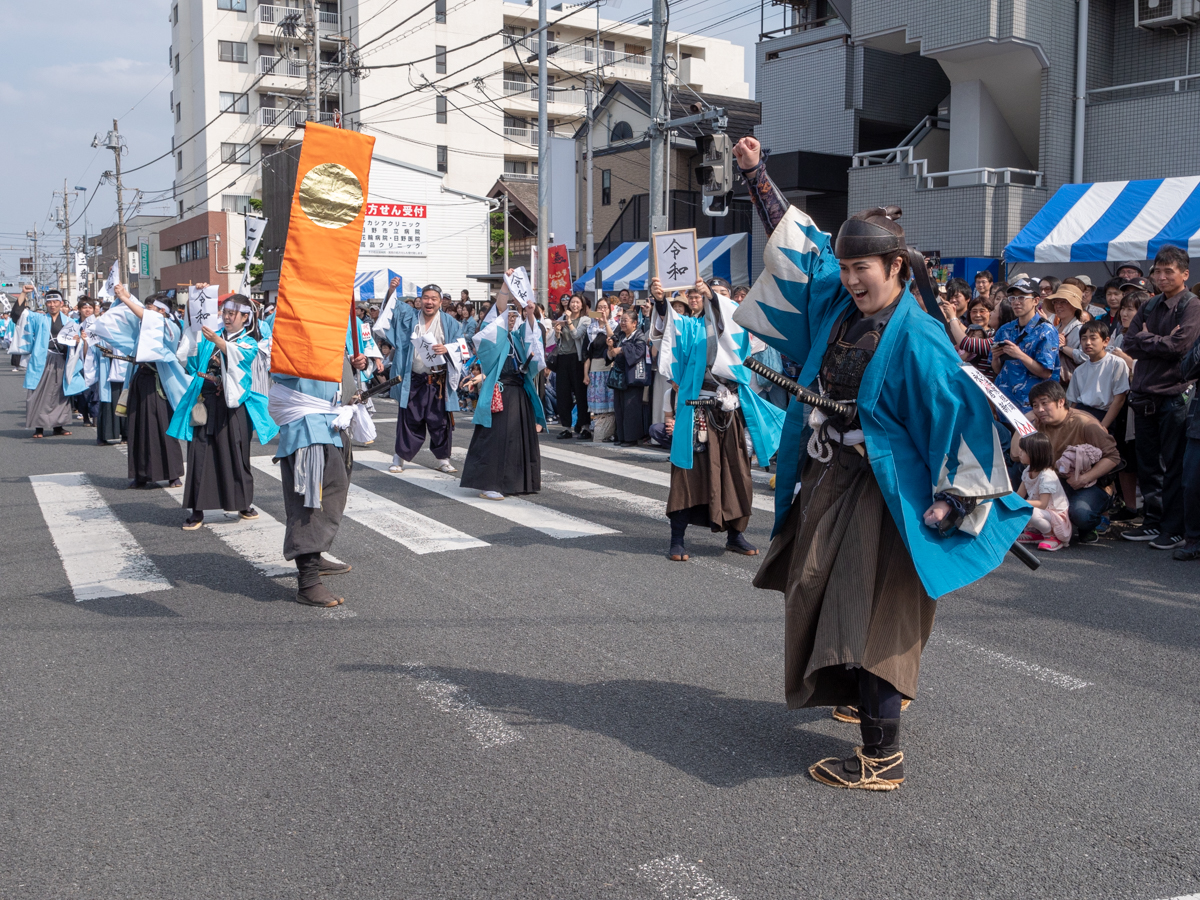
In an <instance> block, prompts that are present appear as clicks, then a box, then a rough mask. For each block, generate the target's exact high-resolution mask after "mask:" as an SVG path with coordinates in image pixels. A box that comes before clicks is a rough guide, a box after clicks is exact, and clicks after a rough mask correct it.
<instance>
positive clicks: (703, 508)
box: [667, 413, 754, 532]
mask: <svg viewBox="0 0 1200 900" xmlns="http://www.w3.org/2000/svg"><path fill="white" fill-rule="evenodd" d="M717 415H720V413H718V414H717ZM729 418H730V419H731V424H730V426H729V427H728V428H726V429H725V430H724V431H723V432H721V431H717V430H716V429H715V428H713V427H711V425H710V427H709V429H708V442H707V443H708V450H707V451H705V452H703V453H694V454H693V455H692V467H691V468H690V469H681V468H679V467H678V466H671V492H670V494H668V495H667V515H668V516H669V515H671V513H673V512H678V511H679V510H682V509H690V510H692V513H691V515H690V516H689V518H688V524H689V525H707V526H709V527H711V528H712V530H713V531H737V532H742V531H745V530H746V526H747V525H748V524H749V522H750V513H751V511H752V509H753V502H754V480H753V478H751V476H750V458H749V457H748V456H747V455H746V426H745V424H743V422H742V416H741V413H734V414H733V415H732V416H730V417H729Z"/></svg>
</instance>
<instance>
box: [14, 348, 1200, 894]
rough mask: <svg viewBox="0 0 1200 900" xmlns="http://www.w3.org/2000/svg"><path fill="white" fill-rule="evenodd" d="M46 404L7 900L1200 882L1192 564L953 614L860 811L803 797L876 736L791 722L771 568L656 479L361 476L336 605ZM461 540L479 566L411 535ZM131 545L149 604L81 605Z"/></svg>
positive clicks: (1103, 576)
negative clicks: (892, 769)
mask: <svg viewBox="0 0 1200 900" xmlns="http://www.w3.org/2000/svg"><path fill="white" fill-rule="evenodd" d="M23 401H24V392H23V390H22V388H21V384H20V381H19V376H17V375H13V374H10V373H9V372H8V371H7V367H6V369H5V371H4V373H3V374H2V375H0V510H2V514H0V543H2V545H3V547H4V553H3V573H2V574H3V577H2V579H0V610H2V612H3V623H4V625H3V629H2V630H0V678H2V679H3V681H2V684H3V690H2V692H0V897H3V898H51V897H53V898H62V897H85V898H93V897H95V898H109V897H121V898H176V897H180V898H182V897H186V898H276V897H278V898H298V897H321V898H329V897H345V898H604V900H617V898H630V900H634V898H641V900H653V898H656V897H664V898H669V900H675V898H705V900H730V898H739V900H768V898H859V897H862V898H870V900H883V898H893V897H895V898H958V897H997V898H1021V900H1025V898H1035V897H1046V898H1064V900H1065V898H1097V900H1099V898H1122V900H1159V898H1168V897H1178V896H1182V895H1189V894H1194V893H1196V892H1200V837H1198V835H1197V824H1198V820H1200V813H1198V812H1197V809H1198V800H1200V786H1198V779H1197V774H1196V773H1197V770H1198V768H1200V756H1198V753H1197V746H1198V741H1197V731H1198V728H1200V715H1198V712H1200V710H1198V708H1197V692H1196V685H1197V683H1198V682H1200V678H1198V676H1200V656H1198V653H1197V646H1198V643H1200V642H1198V640H1197V639H1198V637H1200V602H1198V597H1197V592H1196V583H1197V581H1196V579H1197V575H1200V567H1196V566H1190V565H1188V564H1185V563H1177V562H1174V561H1172V560H1171V559H1170V558H1169V554H1166V553H1159V552H1155V551H1152V550H1150V549H1148V548H1147V547H1146V546H1144V545H1132V544H1127V543H1123V542H1119V541H1114V540H1105V541H1103V542H1102V543H1101V544H1099V545H1098V546H1094V547H1086V548H1078V549H1071V550H1068V551H1064V552H1061V553H1057V554H1047V555H1045V558H1044V563H1045V564H1044V566H1043V568H1042V569H1041V571H1040V572H1038V573H1036V574H1034V573H1030V572H1028V571H1027V570H1025V569H1024V568H1023V567H1021V566H1020V564H1019V563H1017V562H1015V561H1009V562H1006V563H1005V565H1004V567H1003V568H1002V569H1000V570H999V571H997V572H996V573H994V574H993V575H992V576H991V577H990V578H989V579H987V580H986V581H984V582H982V583H980V584H977V585H975V586H972V587H970V588H968V589H965V590H963V591H960V592H958V593H957V594H955V595H953V596H951V597H949V598H946V599H944V600H943V601H942V602H941V603H940V604H939V609H938V618H937V622H936V624H935V628H934V636H933V638H932V640H931V643H930V646H929V647H928V649H927V651H926V653H925V657H924V667H923V672H922V684H921V693H920V696H919V697H918V698H917V701H916V702H915V703H914V704H913V706H912V708H911V709H910V710H909V711H908V712H907V713H905V718H904V731H903V741H904V747H905V751H906V755H907V759H906V771H907V776H908V779H907V782H906V783H905V784H904V786H903V787H902V788H901V789H900V790H898V791H895V792H893V793H890V794H867V793H857V792H854V793H851V792H844V791H838V790H834V789H831V788H828V787H825V786H823V785H820V784H817V783H815V782H813V781H812V780H810V779H809V778H808V776H807V773H806V770H807V767H808V766H809V765H810V764H811V763H812V762H813V761H815V760H816V759H818V758H820V757H823V756H827V755H833V754H848V753H850V752H851V748H852V747H853V745H854V743H855V741H856V740H857V729H856V728H855V727H853V726H848V725H842V724H839V723H837V722H835V721H833V720H832V719H831V718H830V717H829V714H828V710H805V711H796V712H789V711H788V710H787V709H786V708H785V706H784V703H783V693H782V640H781V638H782V631H783V617H782V604H781V598H780V596H779V595H778V594H772V593H766V592H762V591H757V590H755V589H754V588H753V587H752V586H751V584H750V581H749V579H750V578H751V576H752V574H753V571H754V568H755V561H754V560H751V559H747V558H743V557H735V556H732V555H729V554H725V553H723V552H722V546H723V542H722V541H721V539H720V537H719V536H717V535H710V534H706V533H704V534H702V533H699V532H696V529H692V532H693V533H691V534H690V535H689V537H690V550H691V553H692V555H693V558H692V561H691V562H690V563H688V564H685V565H681V564H674V563H670V562H668V561H667V560H666V559H665V557H664V553H665V550H666V546H667V537H668V531H667V523H666V520H665V518H655V517H654V516H653V509H654V504H655V503H657V504H659V505H662V504H663V503H664V502H665V499H666V494H667V491H666V488H665V487H662V486H660V485H659V484H655V483H650V482H653V481H654V480H655V479H661V477H662V475H663V474H664V473H666V472H667V464H666V462H665V459H662V458H661V457H655V456H653V455H652V454H649V453H646V452H642V453H628V452H622V451H619V450H616V449H613V448H612V447H611V446H610V445H575V444H574V442H558V441H554V440H553V439H552V438H551V439H548V440H546V441H545V442H544V446H547V447H548V448H550V447H551V446H553V448H554V449H559V448H563V449H566V450H569V451H572V452H575V453H581V454H584V455H585V458H584V459H583V460H579V459H578V458H574V457H567V458H566V459H563V458H555V459H550V458H546V459H545V460H544V467H545V469H547V470H548V471H549V472H550V473H553V474H549V475H547V481H546V487H545V489H544V490H543V492H542V493H541V494H540V495H539V496H537V497H535V498H532V503H533V504H535V505H536V507H535V509H534V510H533V511H534V513H537V514H538V515H543V516H546V517H547V521H549V517H550V512H546V511H556V512H558V513H565V514H568V515H570V516H574V517H576V518H577V519H581V520H585V521H586V523H590V525H589V526H588V527H590V528H592V530H593V531H604V530H605V529H609V530H610V532H611V533H603V534H595V533H593V534H590V535H587V536H582V537H573V538H571V537H554V536H551V534H547V533H546V532H545V531H540V530H538V528H537V527H533V526H532V525H531V524H530V523H528V522H514V521H511V520H508V519H503V518H500V517H499V516H498V515H497V514H495V513H494V512H490V511H488V510H487V509H482V508H479V507H477V506H471V505H467V504H465V503H463V502H460V501H459V500H458V499H455V498H454V497H452V496H447V494H446V493H445V492H443V493H439V492H437V491H436V490H433V489H431V488H429V487H428V486H422V484H420V483H417V482H416V481H414V480H412V479H410V478H409V476H407V475H406V476H402V477H399V478H397V477H392V476H390V475H388V474H387V473H385V472H380V471H377V470H373V469H370V468H369V467H367V466H365V465H360V466H359V467H357V468H356V470H355V473H354V479H353V480H354V483H355V484H356V485H358V486H359V487H360V488H362V489H363V490H364V491H365V492H369V493H363V494H359V495H358V497H359V500H358V501H356V502H359V503H360V504H361V505H360V507H359V509H360V513H359V519H360V520H361V521H360V520H347V521H346V522H345V524H344V525H343V526H342V530H341V533H340V534H339V537H338V542H337V544H336V545H335V547H334V553H335V554H336V555H337V556H339V557H341V558H342V559H344V560H346V561H348V562H350V563H352V565H353V566H354V569H353V571H352V572H351V573H350V574H349V575H346V576H343V577H341V578H338V579H337V580H336V582H334V581H333V580H332V579H331V583H332V584H334V585H335V586H336V588H337V589H338V590H339V591H340V592H343V593H344V594H345V595H346V597H347V598H348V599H347V602H346V604H345V606H344V607H342V608H341V609H339V610H337V611H336V612H332V611H323V610H315V609H309V608H305V607H301V606H299V605H297V604H295V603H293V602H291V598H292V595H293V592H294V579H293V578H289V577H287V576H274V577H272V576H269V575H268V574H266V572H268V571H270V568H269V562H264V560H263V559H262V558H261V557H262V553H263V552H266V553H267V555H268V556H269V555H270V553H271V552H274V551H272V550H271V548H269V547H268V548H267V551H262V548H261V547H258V549H257V551H256V550H255V547H256V546H257V545H254V543H253V541H251V540H249V538H247V537H246V535H247V534H249V532H246V533H238V532H237V529H238V528H239V527H241V526H239V525H238V524H236V523H231V524H230V525H228V526H221V527H219V528H217V529H212V528H205V529H202V530H201V531H198V532H194V533H186V532H183V531H181V530H180V529H179V527H178V526H179V524H180V523H181V521H182V518H183V513H182V512H181V510H180V506H179V500H178V496H179V493H180V492H179V491H178V490H176V491H168V490H165V489H160V490H148V491H133V490H127V489H126V488H125V484H126V474H125V464H126V459H125V456H124V455H123V454H122V453H121V452H120V450H119V449H118V448H116V447H98V446H96V445H95V443H94V431H92V430H91V429H85V428H82V427H79V426H76V427H74V428H73V431H74V435H73V436H71V437H66V438H57V439H47V440H44V441H33V440H30V439H29V432H27V431H26V430H24V428H23V425H24V402H23ZM379 416H380V417H381V418H387V417H394V416H395V406H394V405H392V404H381V405H380V409H379ZM393 427H394V426H393V425H391V424H389V423H383V424H381V425H380V437H379V441H378V443H377V444H376V447H377V448H378V449H379V450H381V451H384V452H389V451H390V446H391V441H392V436H393ZM469 435H470V432H469V424H468V423H466V422H461V421H460V425H459V429H458V431H457V433H456V440H457V442H458V444H459V446H460V447H463V448H465V446H466V444H467V442H468V440H469ZM254 449H255V452H256V453H264V454H269V453H270V451H271V448H269V447H268V448H261V447H258V446H257V445H256V446H255V448H254ZM371 449H375V448H371ZM567 460H574V461H567ZM418 461H423V462H424V463H425V464H426V465H428V464H430V463H431V462H432V458H431V457H430V456H429V454H428V453H424V454H423V455H422V457H421V458H420V459H419V460H418ZM597 461H599V470H597V468H593V467H592V466H595V465H596V464H597ZM609 461H617V462H621V463H624V464H626V465H630V466H635V467H637V471H638V472H641V473H646V474H645V475H644V476H643V477H642V478H641V480H639V479H638V478H634V477H631V474H630V471H629V470H624V469H620V468H619V467H613V466H612V463H611V462H609ZM585 463H586V464H585ZM76 472H81V473H84V476H85V477H84V478H83V479H76V480H75V481H72V480H71V479H62V478H59V479H57V480H55V479H50V480H45V479H43V480H42V481H40V482H37V484H38V485H40V487H38V488H37V491H38V492H36V493H35V481H31V476H41V475H58V474H60V473H76ZM418 474H419V473H418ZM635 474H636V473H635ZM406 479H408V480H406ZM646 479H649V482H648V481H647V480H646ZM429 483H430V482H425V484H426V485H428V484H429ZM47 485H49V486H50V488H54V490H50V488H48V487H47ZM55 485H57V487H55ZM554 485H558V488H557V489H555V488H554ZM763 490H764V494H763V496H764V497H766V496H767V495H766V493H765V486H764V488H763ZM257 491H258V493H257V495H256V501H255V504H256V506H257V507H258V508H259V509H261V510H262V511H263V512H264V513H266V514H268V515H269V516H272V517H274V518H275V519H282V516H283V504H282V499H281V496H280V492H279V487H278V482H277V481H276V480H275V479H273V478H270V477H269V476H268V475H267V474H265V473H263V474H261V477H259V478H258V480H257ZM77 496H78V497H79V498H82V499H78V500H77V499H76V497H77ZM87 498H91V499H90V500H87V502H84V501H85V500H86V499H87ZM97 498H98V499H97ZM39 501H40V502H39ZM505 502H506V503H507V502H508V501H505ZM639 503H640V504H641V505H640V506H639ZM538 510H541V511H542V512H541V513H538ZM47 516H49V520H50V521H53V522H55V523H57V525H56V527H57V528H58V529H59V530H58V531H57V534H58V535H59V536H60V538H59V543H60V544H62V546H56V543H55V541H54V539H52V536H51V531H50V527H49V526H48V524H47V522H48V519H47ZM422 517H423V518H422ZM209 519H210V522H216V521H217V519H216V518H215V517H214V516H213V514H211V513H210V516H209ZM768 520H769V514H768V513H766V512H763V511H759V512H756V514H755V515H754V516H753V518H752V519H751V528H750V532H749V534H748V537H749V538H750V540H751V541H753V542H756V543H758V544H759V546H760V547H763V548H765V546H766V544H767V530H768V528H769V521H768ZM71 521H73V522H75V523H76V526H77V527H76V530H74V531H71V530H63V528H64V527H65V526H63V523H64V522H71ZM555 521H557V522H558V523H559V524H560V525H561V523H562V522H569V520H565V519H561V518H560V519H557V520H555ZM81 522H82V523H84V525H83V526H82V527H84V528H85V531H84V532H83V533H82V534H81V533H80V532H79V530H78V527H79V523H81ZM364 522H365V523H368V524H364ZM88 523H91V524H88ZM555 527H558V526H557V525H556V526H555ZM439 528H440V529H442V530H444V531H446V532H447V533H449V534H451V536H453V535H456V534H461V535H465V536H467V542H468V543H473V544H475V545H476V546H470V547H465V548H464V549H446V550H441V551H439V552H423V553H417V552H414V551H413V550H412V549H410V546H409V545H406V544H405V543H404V542H403V541H402V540H400V539H401V538H404V540H407V541H408V544H410V545H412V546H421V544H420V539H421V538H422V532H423V531H426V532H427V531H429V530H430V529H433V530H436V529H439ZM222 529H223V530H222ZM549 530H551V531H553V530H554V529H553V528H549ZM218 532H219V533H218ZM93 535H94V537H92V536H93ZM114 535H116V536H118V537H120V536H121V535H128V539H126V538H125V537H120V541H117V544H119V547H120V552H121V553H123V554H125V556H123V557H122V559H124V560H126V562H125V563H122V565H123V566H125V568H124V569H123V570H122V572H121V573H120V574H121V576H122V577H127V576H128V577H133V578H134V579H135V580H136V579H138V578H141V579H143V580H144V581H147V583H152V585H151V586H152V587H154V588H156V589H154V590H149V591H146V592H144V593H140V594H124V595H121V596H110V597H98V598H96V599H87V600H77V593H78V591H80V590H84V591H85V592H86V590H87V589H90V588H87V589H85V587H81V585H84V583H85V582H87V581H88V578H89V577H93V578H100V575H97V574H96V573H101V574H103V573H104V572H105V571H107V570H106V568H105V567H106V566H110V564H111V559H112V553H111V552H108V551H105V550H104V548H110V547H112V546H116V545H117V544H114V541H116V538H114ZM268 537H269V533H268ZM239 541H241V543H240V544H239V543H238V542H239ZM122 542H123V543H122ZM479 544H483V546H479ZM239 547H240V548H241V549H240V550H239V549H238V548H239ZM96 548H99V550H100V551H104V552H93V553H92V555H90V556H89V555H88V554H89V552H90V551H92V550H95V549H96ZM255 552H258V553H259V555H258V556H255ZM69 567H70V571H72V572H73V573H74V575H73V576H72V577H68V568H69ZM93 588H94V585H93Z"/></svg>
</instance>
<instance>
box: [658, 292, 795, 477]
mask: <svg viewBox="0 0 1200 900" xmlns="http://www.w3.org/2000/svg"><path fill="white" fill-rule="evenodd" d="M710 302H711V303H718V304H720V307H719V308H720V313H721V318H722V320H723V321H724V326H725V327H724V330H723V331H722V332H721V333H720V334H719V335H718V337H717V352H716V359H715V360H714V362H713V365H712V373H713V374H714V375H716V376H718V377H720V378H723V379H725V380H726V381H733V382H737V384H738V385H740V386H741V387H742V388H744V389H739V390H738V392H737V400H738V403H739V404H740V406H741V410H742V415H743V417H744V419H745V421H746V430H747V431H748V432H749V433H750V440H751V441H752V442H753V444H754V455H755V456H757V457H758V464H759V465H760V466H762V467H763V468H766V467H767V466H769V465H770V461H771V457H772V456H774V455H775V451H776V450H778V449H779V436H780V430H781V428H782V427H783V415H784V414H783V410H781V409H780V408H779V407H777V406H775V405H773V404H771V403H768V402H767V401H765V400H763V399H762V398H761V397H759V396H758V395H757V394H756V393H754V391H752V390H750V388H749V385H750V374H751V373H750V370H749V369H747V368H746V367H745V366H743V365H742V361H743V360H744V359H746V358H747V357H749V356H750V355H751V348H750V335H749V333H748V332H747V331H746V329H744V328H743V327H742V326H741V325H739V324H738V323H737V322H736V321H735V320H734V311H735V310H737V308H738V305H737V304H736V303H734V302H733V300H731V299H730V298H729V297H725V296H722V295H720V294H714V295H713V298H712V300H711V301H710ZM656 325H657V326H658V327H659V328H660V329H661V331H662V336H663V337H662V343H661V345H660V346H659V350H658V372H659V374H660V375H662V376H663V377H664V378H669V379H670V380H671V381H672V382H674V383H675V387H676V390H675V430H674V432H673V433H672V436H671V463H672V465H675V466H677V467H678V468H680V469H690V468H691V467H692V438H693V435H692V429H693V427H694V424H695V420H696V410H695V407H692V406H688V405H687V401H689V400H698V399H699V398H700V394H701V386H702V385H703V384H704V373H705V369H706V368H707V366H708V336H707V334H706V325H705V317H704V316H696V317H691V316H681V315H679V314H678V313H676V312H675V310H674V309H673V308H672V307H671V306H670V305H669V304H668V305H667V316H666V319H665V321H663V320H660V321H658V322H656Z"/></svg>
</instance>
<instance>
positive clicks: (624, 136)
mask: <svg viewBox="0 0 1200 900" xmlns="http://www.w3.org/2000/svg"><path fill="white" fill-rule="evenodd" d="M632 137H633V128H632V127H631V126H630V124H629V123H628V122H626V121H625V120H623V119H622V120H621V121H620V122H618V123H617V124H616V125H614V126H613V130H612V134H611V135H610V136H609V140H610V141H628V140H630V139H631V138H632Z"/></svg>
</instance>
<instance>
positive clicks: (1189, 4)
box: [1133, 0, 1200, 28]
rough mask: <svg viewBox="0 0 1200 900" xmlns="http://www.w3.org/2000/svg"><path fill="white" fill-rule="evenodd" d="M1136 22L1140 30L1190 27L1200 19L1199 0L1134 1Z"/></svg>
mask: <svg viewBox="0 0 1200 900" xmlns="http://www.w3.org/2000/svg"><path fill="white" fill-rule="evenodd" d="M1134 2H1135V3H1136V4H1137V5H1136V7H1135V9H1134V22H1133V24H1135V25H1136V26H1137V27H1138V28H1170V27H1172V26H1177V25H1190V24H1192V23H1193V22H1195V21H1196V20H1197V19H1198V18H1200V2H1197V0H1134Z"/></svg>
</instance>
